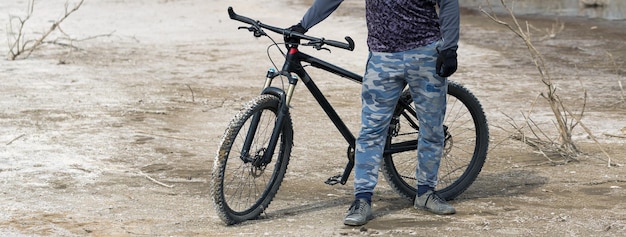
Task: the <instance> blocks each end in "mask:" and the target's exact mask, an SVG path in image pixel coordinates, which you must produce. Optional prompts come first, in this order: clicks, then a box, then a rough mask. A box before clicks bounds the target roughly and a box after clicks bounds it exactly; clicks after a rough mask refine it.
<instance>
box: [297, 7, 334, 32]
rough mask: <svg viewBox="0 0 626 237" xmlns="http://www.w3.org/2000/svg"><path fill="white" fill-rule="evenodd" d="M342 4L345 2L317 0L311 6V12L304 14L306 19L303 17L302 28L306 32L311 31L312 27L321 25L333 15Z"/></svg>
mask: <svg viewBox="0 0 626 237" xmlns="http://www.w3.org/2000/svg"><path fill="white" fill-rule="evenodd" d="M341 2H343V0H315V1H314V2H313V5H311V7H310V8H309V10H307V12H306V13H305V14H304V17H302V20H301V21H300V24H302V27H304V29H306V30H309V29H311V27H313V26H314V25H316V24H317V23H320V22H321V21H323V20H324V19H326V17H328V16H329V15H330V14H331V13H333V12H334V11H335V9H337V7H339V4H341Z"/></svg>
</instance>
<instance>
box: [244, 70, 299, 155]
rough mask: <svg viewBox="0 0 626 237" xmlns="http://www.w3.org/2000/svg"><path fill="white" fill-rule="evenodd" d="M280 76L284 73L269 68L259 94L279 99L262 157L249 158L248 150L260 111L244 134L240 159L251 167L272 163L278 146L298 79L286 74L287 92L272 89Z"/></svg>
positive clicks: (259, 118) (259, 117) (258, 120)
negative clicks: (270, 132)
mask: <svg viewBox="0 0 626 237" xmlns="http://www.w3.org/2000/svg"><path fill="white" fill-rule="evenodd" d="M281 74H283V75H284V74H285V73H278V72H277V71H276V70H275V69H274V68H270V69H269V70H268V72H267V76H266V79H265V84H264V86H263V91H262V92H261V94H269V95H274V96H276V97H278V98H280V104H279V108H278V111H277V116H276V117H277V118H276V121H275V123H274V129H273V130H272V136H271V137H270V141H269V143H268V145H267V147H266V148H265V151H263V153H262V157H256V155H257V154H253V156H252V157H251V156H250V155H251V154H250V148H251V146H252V141H254V137H255V134H256V131H257V129H258V124H259V122H260V120H261V115H262V114H261V113H262V111H259V112H257V113H255V114H254V115H253V117H252V121H251V123H250V128H249V129H248V134H246V139H245V141H244V144H243V148H242V152H241V159H242V160H243V161H244V162H253V165H254V166H256V167H263V166H265V165H267V164H269V163H270V162H271V161H272V156H273V154H274V151H275V150H276V146H277V145H278V139H279V137H280V134H281V132H282V129H283V127H284V123H285V119H286V118H287V116H288V114H289V103H290V102H291V98H292V96H293V93H294V90H295V86H296V84H297V81H298V77H297V76H296V75H291V74H288V78H289V87H288V88H287V92H285V91H283V90H282V89H279V88H276V87H272V86H271V85H272V81H273V79H274V78H275V77H277V76H279V75H281ZM259 158H260V159H259Z"/></svg>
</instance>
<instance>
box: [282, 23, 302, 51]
mask: <svg viewBox="0 0 626 237" xmlns="http://www.w3.org/2000/svg"><path fill="white" fill-rule="evenodd" d="M287 30H290V31H295V32H298V33H302V34H304V33H306V31H307V30H306V29H304V27H302V24H300V23H298V24H295V25H292V26H291V27H289V28H287ZM284 37H285V43H287V44H289V45H291V46H292V47H293V46H297V45H299V44H300V39H299V38H292V37H289V35H285V36H284Z"/></svg>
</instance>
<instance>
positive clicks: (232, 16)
mask: <svg viewBox="0 0 626 237" xmlns="http://www.w3.org/2000/svg"><path fill="white" fill-rule="evenodd" d="M228 16H229V17H230V19H233V20H237V21H241V22H244V23H248V24H251V25H255V24H256V21H255V20H252V19H250V18H248V17H245V16H242V15H237V13H235V10H233V7H228Z"/></svg>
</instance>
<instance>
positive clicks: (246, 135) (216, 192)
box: [210, 7, 489, 225]
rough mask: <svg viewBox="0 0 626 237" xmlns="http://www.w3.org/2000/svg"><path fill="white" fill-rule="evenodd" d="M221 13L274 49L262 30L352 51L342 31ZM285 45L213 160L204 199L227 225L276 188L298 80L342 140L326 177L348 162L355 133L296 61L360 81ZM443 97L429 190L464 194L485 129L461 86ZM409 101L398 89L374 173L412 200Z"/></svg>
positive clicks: (339, 179)
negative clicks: (338, 159) (284, 83)
mask: <svg viewBox="0 0 626 237" xmlns="http://www.w3.org/2000/svg"><path fill="white" fill-rule="evenodd" d="M228 14H229V17H230V18H231V19H232V20H236V21H240V22H243V23H246V24H247V25H248V26H241V27H239V28H238V29H247V30H248V31H250V32H252V33H253V35H254V36H255V37H262V36H265V37H268V38H270V39H271V40H272V42H273V45H276V46H277V47H278V43H276V41H274V40H273V39H272V38H271V37H270V36H269V35H268V34H267V33H266V32H265V30H268V31H272V32H274V33H277V34H279V35H282V36H289V37H291V38H297V39H300V40H302V41H306V42H305V43H300V46H312V47H314V48H315V49H317V50H322V49H327V48H324V46H333V47H336V48H340V49H346V50H350V51H352V50H354V41H353V40H352V39H351V38H350V37H345V40H346V42H345V43H344V42H340V41H335V40H327V39H324V38H318V37H312V36H309V35H305V34H301V33H298V32H295V31H291V30H288V29H283V28H280V27H276V26H271V25H266V24H263V23H261V22H260V21H256V20H253V19H251V18H248V17H245V16H242V15H238V14H236V13H235V12H234V10H233V8H232V7H229V8H228ZM285 46H286V48H287V52H288V53H287V54H286V55H284V56H285V57H286V58H285V63H284V64H283V67H282V70H280V71H279V70H276V69H273V68H270V69H269V70H268V72H267V74H266V80H265V84H264V86H263V90H262V92H261V94H260V95H258V96H257V97H255V98H254V99H252V100H251V101H249V102H248V103H247V104H246V105H244V107H243V108H242V109H241V110H240V111H239V112H238V113H237V114H236V115H235V117H234V118H233V119H232V120H231V121H230V123H229V125H228V127H227V129H226V131H225V133H224V136H223V138H222V141H221V143H220V145H219V148H218V152H217V156H216V158H215V160H214V164H213V171H212V177H211V184H210V189H211V197H212V199H213V204H214V206H215V209H216V210H217V213H218V215H219V217H220V219H222V221H224V222H225V223H226V224H227V225H231V224H237V223H240V222H244V221H247V220H251V219H256V218H258V217H259V216H260V215H261V213H262V212H264V211H265V210H266V208H267V207H268V206H269V204H270V202H271V201H272V200H273V198H274V196H275V195H276V193H277V192H278V189H279V187H280V184H281V182H282V180H283V177H284V176H285V172H286V170H287V165H288V164H289V158H290V154H291V148H292V145H293V133H294V131H293V125H292V120H291V116H290V113H289V103H290V101H291V98H292V97H293V96H294V95H293V93H294V88H295V86H296V84H297V82H298V81H302V82H303V83H304V84H305V86H306V87H307V88H308V90H309V91H310V92H311V94H312V95H313V97H314V98H315V99H316V101H317V103H318V104H319V105H320V106H321V107H322V109H323V110H324V112H325V113H326V115H327V116H328V117H329V119H330V120H331V121H332V122H333V124H334V125H335V127H336V128H337V130H338V131H339V132H340V133H341V135H342V136H343V138H344V139H345V140H346V142H347V143H348V149H347V158H348V162H347V164H346V167H345V169H344V171H343V173H342V174H340V175H336V176H332V177H330V178H329V179H328V180H326V182H325V183H326V184H330V185H335V184H338V183H340V184H342V185H343V184H345V183H346V182H347V180H348V177H349V176H350V173H351V171H352V169H353V166H354V148H355V141H356V139H355V137H354V135H353V133H352V132H351V131H350V130H349V129H348V127H347V126H346V124H345V123H344V122H343V121H342V120H341V118H340V117H339V115H338V114H337V112H336V111H335V110H334V109H333V107H332V106H331V104H330V103H329V102H328V100H327V99H326V98H325V97H324V95H323V94H322V92H321V91H320V89H319V88H318V87H317V86H316V85H315V83H314V81H313V79H312V78H311V77H310V76H309V74H308V73H307V72H306V70H305V66H303V65H302V63H303V62H305V63H307V64H308V66H312V67H315V68H317V69H321V70H325V71H328V72H331V73H333V74H335V75H338V76H340V77H342V78H346V79H350V80H352V81H355V82H358V83H360V82H362V77H361V76H359V75H357V74H355V73H352V72H350V71H348V70H345V69H343V68H340V67H338V66H335V65H333V64H331V63H328V62H325V61H323V60H320V59H318V58H315V57H313V56H310V55H308V54H305V53H303V52H301V51H299V50H298V48H297V46H296V47H290V46H289V45H288V44H287V43H285ZM281 52H282V51H281ZM279 76H280V77H283V76H284V77H286V78H287V80H288V82H289V85H288V88H287V89H286V90H285V89H284V88H278V87H274V86H272V82H273V80H274V79H275V78H276V77H279ZM447 96H448V102H447V110H446V120H445V123H444V124H445V127H444V128H445V129H444V130H445V137H446V138H445V145H444V155H443V157H442V159H441V165H440V170H439V177H438V178H439V184H438V186H437V187H436V189H437V192H438V193H439V195H440V196H441V197H442V198H444V199H446V200H452V199H454V198H455V197H457V196H458V195H460V194H461V193H462V192H464V191H465V190H466V189H467V188H468V187H469V186H470V185H471V184H472V183H473V182H474V180H475V179H476V177H477V176H478V174H479V173H480V171H481V169H482V167H483V164H484V162H485V159H486V155H487V147H488V144H489V130H488V127H487V120H486V118H485V115H484V112H483V109H482V106H481V104H480V102H479V101H478V99H476V97H475V96H474V95H473V94H472V93H471V92H470V91H469V90H468V89H466V88H465V87H463V86H461V85H460V84H458V83H455V82H452V81H449V85H448V95H447ZM412 101H413V100H412V98H411V95H410V94H409V92H408V91H407V90H406V89H405V90H404V91H403V93H402V96H401V98H400V101H399V102H398V104H397V105H396V108H395V112H394V115H393V119H392V121H391V124H390V127H389V135H388V137H387V139H386V144H385V151H384V153H383V163H382V166H381V172H382V173H383V175H384V177H385V179H386V180H387V182H388V183H389V185H390V186H391V188H392V189H393V190H395V191H396V192H397V193H399V194H400V196H402V197H404V198H406V199H409V200H411V201H413V199H414V198H415V194H416V181H415V170H416V165H417V159H416V153H415V150H416V149H417V137H418V135H419V126H418V125H419V123H418V121H417V117H416V115H415V109H414V108H413V105H412Z"/></svg>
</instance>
